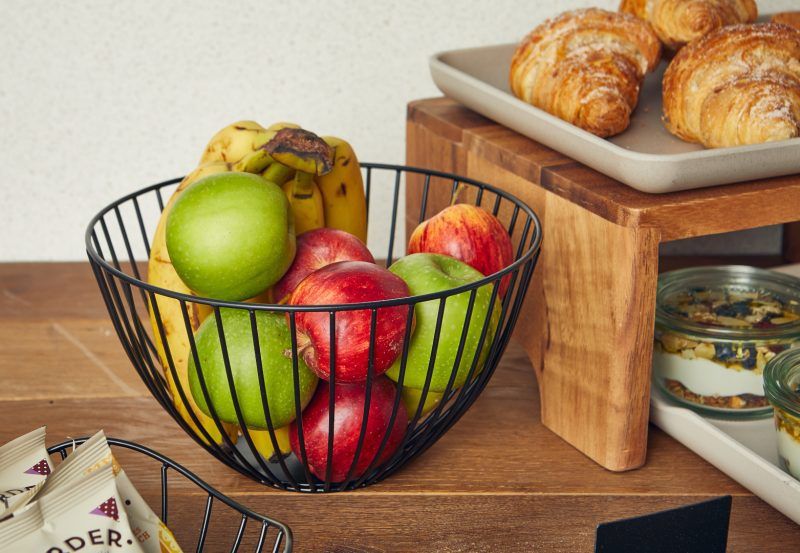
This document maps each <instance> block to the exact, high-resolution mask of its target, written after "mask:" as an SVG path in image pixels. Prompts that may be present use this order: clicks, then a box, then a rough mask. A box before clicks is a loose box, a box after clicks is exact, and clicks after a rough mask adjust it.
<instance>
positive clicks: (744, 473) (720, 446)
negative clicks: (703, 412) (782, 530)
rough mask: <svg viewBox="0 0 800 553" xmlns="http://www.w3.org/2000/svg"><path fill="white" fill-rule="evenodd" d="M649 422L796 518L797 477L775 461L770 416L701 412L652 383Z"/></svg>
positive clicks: (799, 501) (799, 510) (799, 506)
mask: <svg viewBox="0 0 800 553" xmlns="http://www.w3.org/2000/svg"><path fill="white" fill-rule="evenodd" d="M650 422H652V423H653V424H655V425H656V426H658V427H659V428H661V430H663V431H664V432H666V433H667V434H669V435H670V436H672V437H673V438H675V439H676V440H678V441H679V442H681V443H682V444H683V445H685V446H686V447H688V448H689V449H691V450H692V451H694V452H695V453H697V454H698V455H700V457H702V458H704V459H705V460H706V461H708V462H709V463H711V464H712V465H714V466H715V467H717V468H718V469H719V470H721V471H722V472H724V473H725V474H727V475H728V476H730V477H731V478H733V479H734V480H736V481H737V482H739V483H740V484H741V485H742V486H744V487H745V488H747V489H748V490H750V491H751V492H753V493H754V494H756V495H757V496H758V497H760V498H761V499H763V500H764V501H766V502H767V503H769V504H770V505H772V506H773V507H775V509H777V510H778V511H780V512H781V513H783V514H784V515H786V516H787V517H789V518H790V519H792V520H793V521H795V522H796V523H797V524H800V482H798V481H797V480H795V479H794V478H792V476H791V475H790V474H788V473H787V472H785V471H784V470H783V469H782V468H781V467H780V465H779V464H778V450H777V448H778V445H777V442H778V438H777V434H776V432H775V425H774V423H773V421H772V418H771V417H770V418H767V419H759V420H752V421H726V420H717V419H711V418H705V417H702V416H700V415H698V414H697V413H695V412H694V411H692V410H690V409H687V408H686V407H680V406H678V405H676V404H674V403H672V402H671V401H670V400H669V399H667V398H666V397H665V396H664V393H663V392H662V391H661V390H660V389H658V388H657V387H656V386H655V385H653V391H652V394H651V397H650Z"/></svg>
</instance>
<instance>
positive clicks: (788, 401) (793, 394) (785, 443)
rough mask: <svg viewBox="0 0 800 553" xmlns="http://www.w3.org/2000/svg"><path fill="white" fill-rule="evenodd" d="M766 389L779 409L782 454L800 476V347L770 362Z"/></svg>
mask: <svg viewBox="0 0 800 553" xmlns="http://www.w3.org/2000/svg"><path fill="white" fill-rule="evenodd" d="M764 390H765V391H766V393H767V398H768V399H769V402H770V403H771V404H772V407H773V408H774V412H775V415H774V416H775V431H776V432H777V433H778V457H779V458H780V460H781V464H782V465H783V467H784V468H785V469H786V470H787V471H788V472H789V473H790V474H791V475H792V476H794V477H795V478H797V479H798V480H800V348H798V349H792V350H789V351H785V352H784V353H781V354H780V355H778V356H777V357H775V358H774V359H772V360H770V362H769V363H767V368H766V369H765V370H764Z"/></svg>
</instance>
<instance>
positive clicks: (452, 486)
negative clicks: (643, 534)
mask: <svg viewBox="0 0 800 553" xmlns="http://www.w3.org/2000/svg"><path fill="white" fill-rule="evenodd" d="M532 373H533V371H532V370H531V367H530V364H529V363H528V361H527V359H526V356H525V353H524V352H523V351H522V350H521V349H520V348H519V347H518V346H512V347H510V348H509V352H508V353H507V354H506V356H505V357H504V359H503V361H502V364H501V366H500V367H499V368H498V370H497V373H496V374H495V375H494V377H493V378H492V380H491V382H490V383H489V385H488V386H487V388H486V389H485V390H484V392H483V394H482V396H481V397H480V398H479V399H478V401H477V402H476V403H475V405H473V407H472V408H471V409H470V410H469V411H468V412H467V413H466V414H465V415H464V416H463V417H462V419H461V420H460V421H459V422H458V423H457V424H456V425H455V426H454V427H453V428H452V429H451V430H450V431H448V433H447V434H446V435H445V436H444V437H442V439H441V440H439V442H437V443H436V444H435V445H434V446H433V447H432V448H431V449H430V450H428V451H427V452H426V453H425V454H424V455H423V456H422V457H421V458H419V459H417V460H415V461H413V462H411V463H410V464H409V465H408V466H407V467H405V468H404V469H402V470H401V471H399V472H398V473H396V474H395V475H393V476H392V477H391V478H389V479H387V480H386V481H385V482H382V483H380V484H378V485H375V486H372V487H369V488H367V489H365V490H363V491H359V492H356V493H357V494H373V493H375V494H385V493H398V494H420V495H425V494H428V493H434V492H435V493H476V494H493V493H500V494H503V493H530V494H554V495H563V494H578V495H581V494H644V495H646V494H658V495H695V494H705V495H713V494H723V493H728V494H734V495H749V492H747V491H746V490H745V489H744V488H742V487H741V486H740V485H739V484H737V483H736V482H734V481H732V480H731V479H730V478H728V477H727V476H725V475H724V474H722V473H720V472H719V471H717V470H716V469H714V468H713V467H712V466H711V465H709V464H708V463H706V462H705V461H704V460H702V459H701V458H699V457H698V456H697V455H696V454H694V453H693V452H691V451H689V450H688V449H686V448H685V447H683V446H682V445H680V444H678V443H677V442H675V441H674V440H672V439H671V438H669V437H668V436H666V435H665V434H664V433H662V432H660V431H658V430H657V429H652V432H651V436H650V438H649V440H650V452H649V463H648V464H647V465H646V466H645V467H643V468H642V469H640V470H637V471H633V472H630V473H627V474H624V475H623V474H619V473H614V472H610V471H606V470H603V469H602V468H600V467H599V466H597V465H596V464H595V463H593V462H592V461H591V460H589V459H588V458H587V457H585V456H584V455H582V454H580V453H579V452H578V451H576V450H575V449H573V448H572V447H570V446H569V444H567V443H565V442H564V441H563V440H561V439H560V438H558V437H557V436H556V435H554V434H553V433H552V432H550V431H549V430H547V429H546V428H545V427H544V426H543V425H542V424H541V422H540V416H539V402H538V400H537V399H536V398H537V395H538V394H537V392H536V385H535V379H534V377H533V374H532ZM20 380H26V379H24V378H20ZM31 386H34V384H33V383H31ZM0 420H2V421H4V422H5V424H4V425H3V426H2V428H0V443H4V442H5V441H7V440H9V439H11V438H12V437H15V436H17V435H19V434H22V433H24V432H26V431H28V430H31V429H33V428H35V427H37V426H40V425H43V424H46V425H47V426H48V437H49V439H48V442H49V443H51V444H52V443H57V442H59V441H62V440H64V439H67V438H68V437H76V436H85V435H90V434H93V433H94V432H96V431H97V430H99V429H101V428H102V429H104V430H105V431H106V433H107V434H108V435H109V436H115V437H119V438H125V439H129V440H134V441H139V442H141V443H143V444H144V445H148V446H150V447H152V448H154V449H156V450H157V451H160V452H162V453H164V454H165V455H167V456H169V457H171V458H173V459H174V460H176V461H178V462H180V463H183V464H185V465H186V466H187V468H189V469H191V470H194V471H196V472H197V473H198V474H200V475H201V476H203V477H204V478H208V479H209V482H211V483H213V484H214V485H216V486H219V487H220V488H221V489H224V490H225V491H226V492H240V493H246V494H251V493H269V494H272V493H279V492H277V491H275V490H272V489H268V488H265V487H264V486H262V485H260V484H258V483H256V482H253V481H251V480H248V479H247V478H245V477H241V476H240V475H239V474H238V473H236V472H235V471H233V470H232V469H229V468H227V467H224V466H223V465H221V464H220V463H219V461H217V460H216V459H214V458H213V457H212V456H211V455H209V454H207V453H206V452H204V451H203V450H202V449H201V448H200V446H198V445H197V444H195V443H194V442H193V441H192V440H191V439H190V438H189V436H187V435H185V434H183V432H182V430H180V428H179V427H178V425H177V424H176V423H175V422H174V421H172V419H171V418H170V417H169V416H168V415H167V414H166V412H165V411H163V410H162V409H161V408H160V407H159V406H158V404H157V403H156V401H155V400H154V399H152V398H150V397H128V398H126V397H117V398H104V397H99V398H93V399H91V400H89V399H86V398H82V397H78V398H75V399H52V400H20V401H0ZM676 474H680V475H681V477H680V478H676V477H675V475H676ZM158 476H159V475H158V474H155V473H154V474H153V475H152V481H151V480H147V479H146V480H145V483H146V485H148V486H150V485H152V486H156V485H158Z"/></svg>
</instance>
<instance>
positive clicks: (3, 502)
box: [0, 426, 53, 520]
mask: <svg viewBox="0 0 800 553" xmlns="http://www.w3.org/2000/svg"><path fill="white" fill-rule="evenodd" d="M52 467H53V464H52V462H51V460H50V456H49V455H48V454H47V447H46V446H45V428H44V426H43V427H41V428H37V429H36V430H34V431H33V432H28V433H27V434H25V435H23V436H20V437H19V438H16V439H14V440H11V441H10V442H8V443H7V444H5V445H3V446H0V520H3V519H4V518H6V517H8V516H9V515H10V514H11V513H13V512H14V511H15V510H16V509H18V508H19V507H22V506H23V505H26V504H27V503H28V502H29V501H30V499H31V498H32V497H33V496H34V495H36V493H37V491H38V490H39V488H41V486H42V485H43V483H44V481H45V480H46V479H47V477H48V475H49V474H50V472H51V470H52Z"/></svg>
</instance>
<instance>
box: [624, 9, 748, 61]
mask: <svg viewBox="0 0 800 553" xmlns="http://www.w3.org/2000/svg"><path fill="white" fill-rule="evenodd" d="M619 9H620V11H622V12H627V13H632V14H633V15H635V16H637V17H641V18H642V19H644V20H645V21H647V22H648V23H650V24H651V25H652V26H653V30H654V31H655V32H656V34H657V35H658V38H660V39H661V42H663V43H664V45H665V46H666V47H667V48H669V49H670V50H678V49H680V48H681V47H682V46H683V45H685V44H687V43H689V42H691V41H693V40H694V39H696V38H700V37H701V36H705V35H707V34H708V33H710V32H711V31H714V30H716V29H719V28H720V27H724V26H726V25H735V24H736V23H752V22H753V21H755V20H756V17H758V9H757V8H756V3H755V0H622V4H620V7H619Z"/></svg>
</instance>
